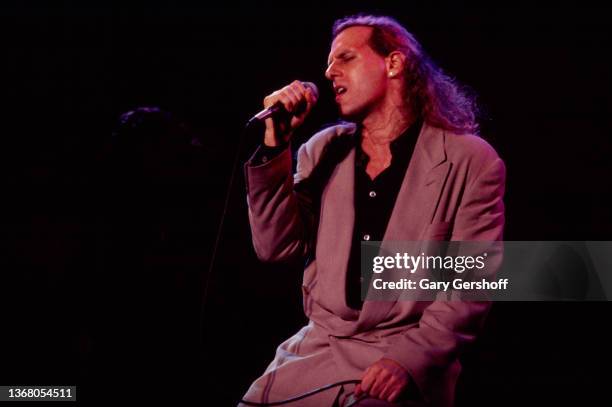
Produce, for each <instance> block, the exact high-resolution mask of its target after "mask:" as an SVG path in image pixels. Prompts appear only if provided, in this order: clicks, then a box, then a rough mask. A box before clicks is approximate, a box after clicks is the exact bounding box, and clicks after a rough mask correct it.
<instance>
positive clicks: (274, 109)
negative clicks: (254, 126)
mask: <svg viewBox="0 0 612 407" xmlns="http://www.w3.org/2000/svg"><path fill="white" fill-rule="evenodd" d="M302 85H304V86H305V87H306V88H308V89H310V91H311V92H312V94H313V95H314V97H315V99H318V98H319V88H317V85H315V84H314V83H312V82H302ZM305 108H306V101H305V100H303V101H302V102H300V104H298V106H297V109H296V113H298V114H299V113H300V112H301V111H302V110H303V109H305ZM281 113H287V111H286V110H285V107H284V106H283V105H282V103H280V102H277V103H275V104H274V105H272V106H270V107H269V108H267V109H264V110H262V111H261V112H259V113H257V114H256V115H255V116H253V117H251V119H250V120H249V122H248V124H251V123H252V122H254V121H256V120H257V121H260V122H262V121H264V120H266V119H267V118H268V117H272V116H276V115H278V114H281Z"/></svg>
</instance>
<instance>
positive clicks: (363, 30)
mask: <svg viewBox="0 0 612 407" xmlns="http://www.w3.org/2000/svg"><path fill="white" fill-rule="evenodd" d="M371 31H372V28H371V27H360V26H357V27H350V28H347V29H345V30H343V31H342V32H340V34H338V36H337V37H336V38H335V39H334V41H333V42H332V46H331V51H330V53H329V59H328V67H327V70H326V71H325V76H326V77H327V79H329V80H330V81H332V83H333V87H334V91H335V92H334V93H335V95H336V103H337V104H338V107H339V109H340V115H341V116H342V117H345V118H350V119H354V120H363V119H364V118H365V117H367V116H368V114H370V113H371V112H373V111H375V110H376V109H379V108H381V107H382V106H383V104H382V102H383V101H384V99H385V96H386V93H387V69H386V63H385V58H383V57H382V56H380V55H378V54H377V53H376V52H374V50H373V49H372V48H370V45H369V38H370V33H371Z"/></svg>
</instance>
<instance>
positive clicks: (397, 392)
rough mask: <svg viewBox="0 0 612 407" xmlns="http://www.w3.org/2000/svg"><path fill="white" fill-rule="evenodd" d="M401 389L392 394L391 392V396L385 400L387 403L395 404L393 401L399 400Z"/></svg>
mask: <svg viewBox="0 0 612 407" xmlns="http://www.w3.org/2000/svg"><path fill="white" fill-rule="evenodd" d="M402 390H403V389H396V390H394V391H393V392H391V394H390V395H389V397H388V398H387V401H388V402H389V403H393V402H395V400H397V399H398V398H399V395H400V394H401V393H402Z"/></svg>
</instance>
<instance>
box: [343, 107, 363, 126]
mask: <svg viewBox="0 0 612 407" xmlns="http://www.w3.org/2000/svg"><path fill="white" fill-rule="evenodd" d="M338 111H339V113H340V118H342V119H345V120H348V121H352V122H358V121H360V120H361V119H363V112H362V111H361V110H358V109H348V108H344V109H343V108H342V107H340V106H339V107H338Z"/></svg>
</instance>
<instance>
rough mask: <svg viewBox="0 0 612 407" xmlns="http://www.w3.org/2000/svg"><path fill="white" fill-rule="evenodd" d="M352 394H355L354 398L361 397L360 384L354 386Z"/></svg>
mask: <svg viewBox="0 0 612 407" xmlns="http://www.w3.org/2000/svg"><path fill="white" fill-rule="evenodd" d="M353 393H355V396H357V397H359V396H361V394H362V393H363V390H361V384H360V383H357V386H355V390H354V391H353Z"/></svg>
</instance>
